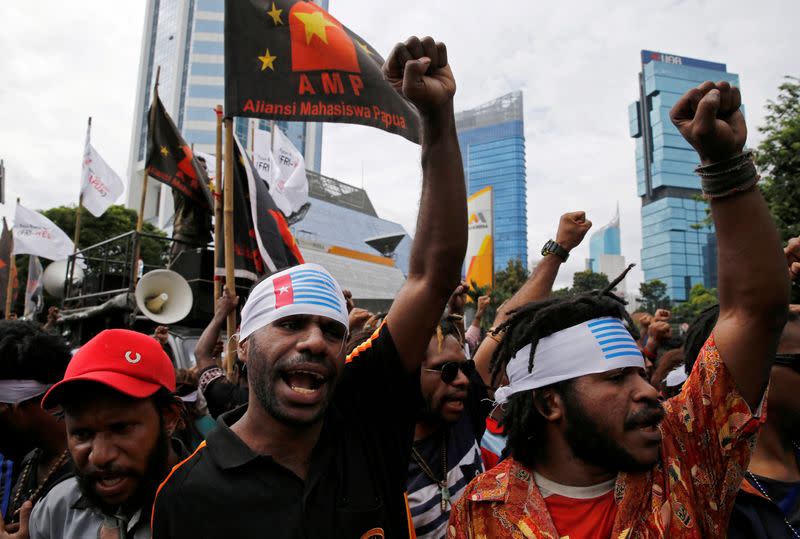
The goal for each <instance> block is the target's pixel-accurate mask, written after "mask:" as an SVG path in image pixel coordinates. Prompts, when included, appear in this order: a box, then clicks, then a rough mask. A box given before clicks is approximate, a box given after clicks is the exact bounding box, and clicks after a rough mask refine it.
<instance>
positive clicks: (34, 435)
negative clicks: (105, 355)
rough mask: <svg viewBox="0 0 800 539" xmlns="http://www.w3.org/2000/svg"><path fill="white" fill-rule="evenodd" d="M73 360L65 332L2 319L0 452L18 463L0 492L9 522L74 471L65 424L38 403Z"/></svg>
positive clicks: (0, 529)
mask: <svg viewBox="0 0 800 539" xmlns="http://www.w3.org/2000/svg"><path fill="white" fill-rule="evenodd" d="M69 360H70V354H69V349H68V348H67V345H66V343H65V342H64V341H63V339H61V337H59V336H57V335H53V334H52V333H49V332H47V331H45V330H44V329H42V328H40V327H39V325H38V324H36V323H34V322H27V321H24V320H15V321H11V320H0V452H1V453H2V454H3V455H4V456H5V458H8V459H11V460H12V461H13V462H14V464H15V465H16V466H15V468H17V472H16V473H13V476H14V477H15V478H16V482H15V483H14V482H13V481H11V479H12V478H11V476H12V474H11V473H8V472H9V471H10V470H6V471H5V473H4V474H3V475H4V476H6V477H4V483H5V485H6V486H7V487H8V488H5V489H3V490H2V491H0V498H1V499H2V506H0V509H2V510H0V517H5V522H6V523H7V525H10V524H14V523H16V522H18V521H19V512H20V509H21V508H22V504H23V503H24V502H25V501H26V500H30V501H31V503H32V504H36V503H37V502H38V501H39V500H40V499H41V498H42V497H43V496H44V495H45V494H47V493H48V492H49V491H50V489H51V488H53V486H54V485H55V484H57V483H58V482H60V481H62V480H63V479H65V478H67V477H70V476H71V475H72V474H73V469H72V462H71V461H70V459H69V455H68V452H67V440H66V436H65V433H64V424H63V422H60V421H59V420H58V419H57V418H56V417H55V416H53V415H52V414H49V413H47V412H45V411H44V410H42V408H41V407H40V406H39V401H40V400H41V397H42V395H43V394H44V393H45V392H46V391H47V389H48V388H49V387H50V385H51V384H54V383H56V382H58V381H59V380H61V378H63V376H64V371H65V369H66V368H67V364H68V363H69ZM23 457H24V458H23ZM6 468H8V466H6ZM12 485H13V487H12ZM0 531H2V528H0Z"/></svg>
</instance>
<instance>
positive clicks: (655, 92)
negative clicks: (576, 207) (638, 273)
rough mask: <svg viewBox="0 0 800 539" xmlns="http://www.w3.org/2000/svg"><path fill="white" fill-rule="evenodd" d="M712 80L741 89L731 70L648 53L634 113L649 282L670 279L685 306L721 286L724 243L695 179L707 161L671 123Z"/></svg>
mask: <svg viewBox="0 0 800 539" xmlns="http://www.w3.org/2000/svg"><path fill="white" fill-rule="evenodd" d="M707 80H713V81H720V80H725V81H728V82H730V83H731V84H732V85H736V86H738V85H739V76H738V75H737V74H735V73H728V71H727V68H726V66H725V64H720V63H716V62H708V61H705V60H696V59H694V58H686V57H683V56H674V55H670V54H664V53H660V52H652V51H642V71H641V73H639V99H638V101H636V102H635V103H632V104H631V105H630V106H629V107H628V114H629V120H630V135H631V137H633V138H635V139H636V180H637V193H638V195H639V197H641V199H642V253H641V255H642V270H643V271H644V279H645V281H651V280H655V279H658V280H660V281H663V282H664V283H666V285H667V294H668V295H669V296H670V297H671V298H672V299H673V300H677V301H685V300H686V299H687V298H688V296H689V291H690V290H691V288H692V286H694V285H696V284H698V283H701V284H704V285H705V286H706V287H716V271H715V268H714V266H715V264H716V262H715V256H714V253H715V252H716V238H715V236H714V233H713V230H712V229H711V228H709V227H708V226H705V225H704V224H703V223H704V221H705V218H706V208H707V207H708V206H707V204H706V203H705V202H704V201H703V200H702V199H701V198H700V197H699V195H700V180H699V179H698V178H697V176H696V175H695V174H694V169H695V167H696V166H697V165H698V164H699V158H698V156H697V153H696V152H695V151H694V149H693V148H692V147H691V146H690V145H689V143H688V142H686V141H685V140H684V138H683V137H682V136H681V135H680V133H679V132H678V130H677V129H676V128H675V126H673V125H672V122H671V121H670V119H669V111H670V109H671V108H672V106H673V105H674V104H675V103H676V102H677V100H678V99H679V98H680V97H681V95H682V94H683V93H685V92H686V91H687V90H689V89H691V88H694V87H696V86H698V85H699V84H701V83H702V82H703V81H707Z"/></svg>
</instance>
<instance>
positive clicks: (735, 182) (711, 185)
mask: <svg viewBox="0 0 800 539" xmlns="http://www.w3.org/2000/svg"><path fill="white" fill-rule="evenodd" d="M695 172H696V173H697V175H698V176H700V182H701V184H702V188H703V198H705V199H706V200H712V199H719V198H725V197H729V196H732V195H735V194H738V193H742V192H744V191H748V190H750V189H752V188H753V187H755V185H756V184H757V183H758V181H759V180H760V178H759V176H758V173H757V172H756V166H755V164H754V163H753V154H752V152H749V151H748V152H743V153H740V154H737V155H734V156H733V157H731V158H730V159H726V160H725V161H720V162H719V163H712V164H710V165H703V166H699V167H697V168H696V169H695Z"/></svg>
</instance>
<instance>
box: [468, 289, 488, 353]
mask: <svg viewBox="0 0 800 539" xmlns="http://www.w3.org/2000/svg"><path fill="white" fill-rule="evenodd" d="M491 302H492V298H491V297H490V296H479V297H478V305H477V307H476V308H475V316H474V317H473V318H472V322H471V323H470V325H469V328H467V332H466V333H465V334H464V340H465V341H466V342H467V344H468V345H469V351H470V355H472V354H475V351H476V350H477V349H478V345H480V344H481V340H482V339H481V336H482V330H481V322H482V321H483V315H484V314H485V313H486V309H487V308H488V307H489V305H490V304H491Z"/></svg>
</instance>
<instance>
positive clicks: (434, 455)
mask: <svg viewBox="0 0 800 539" xmlns="http://www.w3.org/2000/svg"><path fill="white" fill-rule="evenodd" d="M461 290H462V287H461V285H459V287H458V288H457V290H456V293H459V292H460V291H461ZM420 387H421V388H422V398H423V403H424V404H423V406H422V409H421V411H420V414H419V416H418V420H417V424H416V427H415V429H414V446H413V447H412V449H411V459H410V461H409V466H408V505H409V508H410V510H411V517H412V519H413V521H414V528H415V532H416V536H417V538H418V539H423V538H430V539H433V538H439V537H444V535H445V532H446V528H447V521H448V519H449V517H450V508H451V507H452V504H453V503H455V502H456V500H458V498H459V497H460V496H461V493H462V492H463V491H464V488H466V486H467V483H469V482H470V481H471V480H472V479H473V478H474V477H475V476H476V475H478V474H479V473H481V472H483V471H484V468H483V463H482V461H481V453H480V447H479V441H480V439H481V437H482V435H483V431H484V429H485V427H486V417H487V416H488V414H489V412H490V411H491V405H490V403H489V402H488V399H487V398H486V396H487V395H486V388H485V385H484V383H483V380H481V378H480V375H479V374H477V373H476V372H475V363H474V362H473V361H472V360H469V359H467V358H466V357H465V353H464V341H463V337H462V335H461V329H460V328H459V326H458V321H457V320H454V319H453V316H452V315H450V316H445V317H444V318H443V319H442V320H441V322H440V323H439V326H438V327H437V328H436V332H435V333H434V335H433V336H432V337H431V339H430V342H429V343H428V348H427V350H426V352H425V358H424V359H423V360H422V369H421V371H420Z"/></svg>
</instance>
